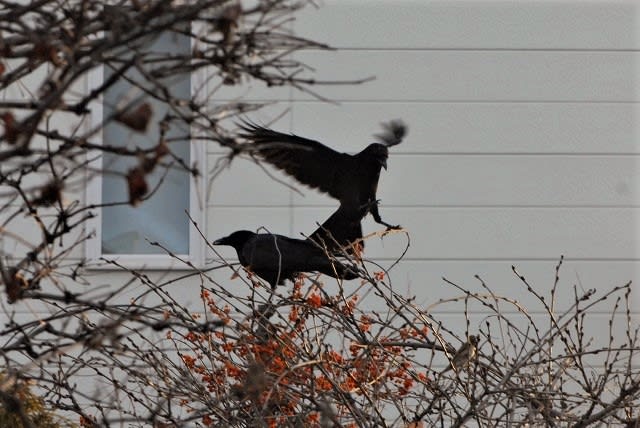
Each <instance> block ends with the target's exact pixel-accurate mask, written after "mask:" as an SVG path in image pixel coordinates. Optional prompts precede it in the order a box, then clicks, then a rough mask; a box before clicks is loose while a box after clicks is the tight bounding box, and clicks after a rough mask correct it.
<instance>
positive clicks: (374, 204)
mask: <svg viewBox="0 0 640 428" xmlns="http://www.w3.org/2000/svg"><path fill="white" fill-rule="evenodd" d="M379 203H380V200H379V199H378V200H377V201H371V202H369V206H370V208H369V212H370V213H371V215H372V216H373V219H374V220H375V221H376V223H378V224H382V225H384V226H386V227H387V230H391V229H402V226H400V225H399V224H398V225H395V226H393V225H391V224H389V223H387V222H385V221H382V217H380V212H379V211H378V204H379Z"/></svg>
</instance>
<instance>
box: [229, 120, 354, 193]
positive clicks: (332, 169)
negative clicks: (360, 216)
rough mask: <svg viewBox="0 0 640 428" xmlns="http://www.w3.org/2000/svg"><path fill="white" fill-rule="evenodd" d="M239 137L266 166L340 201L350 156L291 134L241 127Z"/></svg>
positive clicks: (253, 125) (252, 125) (250, 125)
mask: <svg viewBox="0 0 640 428" xmlns="http://www.w3.org/2000/svg"><path fill="white" fill-rule="evenodd" d="M241 127H242V129H243V130H244V133H242V134H241V136H242V137H243V138H245V139H247V140H249V141H251V142H252V143H253V145H254V148H255V151H256V152H257V153H258V155H259V156H260V157H261V158H262V159H264V160H265V161H266V162H268V163H270V164H272V165H273V166H275V167H276V168H278V169H281V170H283V171H284V172H286V173H287V174H289V175H291V176H292V177H294V178H295V179H296V180H298V181H299V182H300V183H302V184H306V185H307V186H309V187H312V188H317V189H318V190H320V191H322V192H325V193H328V194H329V195H330V196H332V197H334V198H336V199H339V200H340V199H341V198H342V196H343V193H344V189H345V185H348V183H346V182H345V181H346V180H345V176H344V174H345V172H346V171H349V170H350V168H351V165H350V160H351V159H352V156H350V155H348V154H346V153H339V152H337V151H335V150H333V149H331V148H329V147H327V146H325V145H324V144H322V143H320V142H318V141H314V140H310V139H307V138H303V137H298V136H297V135H293V134H284V133H281V132H277V131H273V130H271V129H267V128H263V127H261V126H258V125H255V124H251V123H244V124H242V125H241Z"/></svg>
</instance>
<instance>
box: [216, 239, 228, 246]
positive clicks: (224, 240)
mask: <svg viewBox="0 0 640 428" xmlns="http://www.w3.org/2000/svg"><path fill="white" fill-rule="evenodd" d="M226 244H227V240H226V238H220V239H216V240H215V241H213V245H226Z"/></svg>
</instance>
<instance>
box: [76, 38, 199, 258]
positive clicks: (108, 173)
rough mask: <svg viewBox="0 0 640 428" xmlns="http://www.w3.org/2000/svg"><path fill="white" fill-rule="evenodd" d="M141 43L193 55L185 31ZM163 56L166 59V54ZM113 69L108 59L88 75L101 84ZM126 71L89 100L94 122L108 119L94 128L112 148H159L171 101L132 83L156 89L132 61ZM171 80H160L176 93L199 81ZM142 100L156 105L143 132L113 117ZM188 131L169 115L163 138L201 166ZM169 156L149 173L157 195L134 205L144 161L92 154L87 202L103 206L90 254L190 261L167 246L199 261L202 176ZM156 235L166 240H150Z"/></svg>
mask: <svg viewBox="0 0 640 428" xmlns="http://www.w3.org/2000/svg"><path fill="white" fill-rule="evenodd" d="M144 50H145V58H154V57H155V58H163V57H164V58H166V57H167V56H168V55H175V54H176V53H180V54H182V55H189V53H190V52H191V41H190V38H189V37H188V36H185V35H178V34H176V33H170V32H167V33H164V34H162V35H161V36H160V37H158V38H157V39H156V40H154V41H152V42H150V43H149V46H148V48H145V49H144ZM131 55H134V53H133V52H129V53H127V54H125V55H123V59H124V60H126V59H127V58H130V57H131ZM159 63H160V64H162V62H161V61H160V62H159ZM165 65H166V64H165ZM160 66H161V65H160ZM112 73H114V69H113V68H112V67H109V66H104V67H101V68H99V69H96V70H94V71H92V72H91V74H90V76H89V90H91V88H96V87H99V86H100V85H101V84H102V83H103V82H105V81H106V79H109V77H110V76H111V75H112ZM125 76H126V77H127V79H119V80H118V82H117V83H116V84H114V85H113V86H111V87H109V88H108V89H107V90H106V91H105V92H104V93H103V95H102V98H101V99H100V100H99V101H97V102H95V103H94V104H93V105H92V107H91V109H92V113H91V114H92V123H93V125H94V126H95V128H96V129H97V128H100V125H101V124H102V123H104V124H105V125H104V126H103V127H102V129H101V131H100V133H99V134H98V135H97V140H98V141H100V143H101V144H103V145H105V146H110V147H126V148H128V149H135V148H140V149H150V148H153V147H156V146H157V145H158V142H159V141H160V139H161V135H160V128H161V127H160V126H159V123H160V122H161V121H162V120H163V118H165V116H166V114H167V113H168V112H169V108H170V107H169V105H168V104H167V103H164V102H162V101H159V100H156V99H154V98H153V97H150V96H148V95H146V94H145V92H144V91H142V90H141V89H140V88H138V87H136V86H135V85H134V84H132V83H131V82H130V81H136V82H145V81H147V83H144V84H145V88H146V89H148V90H149V91H153V90H154V89H157V88H155V87H154V84H153V83H152V82H148V79H145V77H144V75H142V74H141V73H140V72H139V71H137V70H135V69H134V68H130V69H129V70H128V71H127V72H126V73H125ZM167 79H170V80H167ZM167 79H165V80H161V83H162V84H163V85H164V86H166V87H168V88H169V90H170V91H171V95H172V97H173V98H179V99H184V100H189V99H190V98H191V94H192V90H193V88H194V85H193V80H194V79H193V78H192V76H191V75H189V74H188V73H184V74H182V75H179V76H175V75H174V76H171V77H169V78H167ZM147 84H148V87H147ZM145 104H146V105H148V106H150V107H151V119H150V121H149V122H148V124H149V126H148V127H147V129H146V130H145V131H143V132H140V130H138V131H136V130H135V129H133V128H134V127H132V126H126V125H125V124H123V123H122V121H116V120H108V119H110V118H113V116H114V113H115V112H116V111H122V109H123V107H124V108H126V111H135V110H136V108H139V107H140V106H143V105H145ZM172 108H177V107H175V106H173V107H172ZM190 134H191V133H190V132H189V125H188V124H186V123H184V122H180V123H176V121H172V122H171V126H170V127H169V128H168V130H167V131H166V133H165V134H164V139H165V140H166V141H168V142H169V143H168V147H169V149H170V150H171V153H172V154H173V155H175V156H176V157H177V158H179V159H180V161H181V162H184V164H185V165H193V164H194V161H196V163H197V165H198V168H199V169H200V171H203V170H204V168H205V165H204V160H205V153H204V148H203V145H201V144H200V145H196V144H194V143H193V142H192V141H190V140H189V135H190ZM92 142H93V141H92ZM165 159H166V162H162V165H160V164H159V165H158V166H156V167H155V168H154V169H153V170H152V172H150V173H149V174H146V175H145V176H144V177H145V181H146V183H147V185H148V189H149V193H152V195H151V196H150V197H148V198H145V199H144V200H143V201H142V202H141V203H140V204H138V205H137V206H135V207H134V206H132V205H130V204H129V203H128V200H129V186H128V180H127V175H128V173H129V171H131V170H132V169H133V168H135V167H136V166H137V165H139V163H140V160H139V159H138V158H136V157H132V156H122V155H118V154H113V153H109V152H107V151H106V152H102V153H100V154H99V155H97V156H96V159H94V160H92V164H91V166H90V172H89V182H88V185H87V203H89V204H96V205H101V206H102V207H101V208H100V209H97V210H95V211H96V214H97V216H96V218H94V219H93V221H92V222H91V223H90V224H89V226H90V227H91V230H90V231H92V232H94V235H93V236H92V237H91V238H90V240H89V241H88V242H87V246H86V248H87V251H86V253H87V257H88V258H89V259H91V260H96V259H98V258H105V259H108V260H117V261H118V263H120V264H123V265H125V266H128V267H136V268H142V267H147V268H167V267H178V268H179V267H181V266H184V267H186V266H185V265H184V264H182V263H179V262H177V261H176V260H175V259H173V258H172V257H170V256H168V255H167V252H166V251H165V250H164V249H163V248H162V247H164V248H166V249H167V250H169V251H170V252H172V253H174V254H176V255H177V256H178V257H180V258H182V259H187V260H189V261H191V262H192V263H194V264H196V265H200V264H202V262H203V254H204V242H203V240H202V238H201V237H200V236H199V234H198V232H197V230H196V229H195V227H194V226H193V225H192V224H191V221H190V220H189V217H188V216H187V212H188V213H189V215H190V216H191V217H192V218H193V220H194V221H195V222H196V223H197V224H198V225H199V226H201V225H202V224H203V221H202V219H203V218H204V191H203V189H202V187H203V183H201V182H198V183H196V182H195V180H194V178H193V177H192V175H191V174H190V173H189V172H188V171H186V170H185V169H184V168H181V167H180V165H179V163H180V162H178V161H176V160H173V162H171V161H172V159H171V157H168V159H167V157H164V158H163V160H165ZM156 188H157V189H156ZM153 242H157V243H158V244H160V245H162V247H160V246H158V245H153V244H152V243H153Z"/></svg>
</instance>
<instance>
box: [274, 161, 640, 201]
mask: <svg viewBox="0 0 640 428" xmlns="http://www.w3.org/2000/svg"><path fill="white" fill-rule="evenodd" d="M388 165H389V168H388V170H387V171H385V170H382V173H381V177H380V181H379V187H378V193H377V196H378V198H379V199H381V200H382V203H383V205H384V206H436V207H437V206H443V205H444V206H451V205H453V206H478V205H480V206H485V205H504V206H509V205H517V206H539V205H544V206H584V205H590V206H612V205H638V204H639V203H640V198H639V195H638V189H637V183H639V182H640V159H639V158H637V157H635V156H634V157H622V156H597V157H581V156H466V155H457V156H451V155H435V156H425V155H402V154H399V155H393V154H392V155H391V156H390V158H389V161H388ZM265 186H267V187H270V186H269V185H268V184H265ZM281 187H282V186H281ZM300 188H301V190H302V191H303V193H304V194H303V195H300V194H298V193H295V194H294V195H293V202H294V204H295V205H321V204H326V203H327V202H328V203H330V204H331V205H335V202H333V201H332V200H330V199H329V198H327V197H325V196H320V194H319V193H318V192H317V191H315V190H310V189H307V188H305V187H300ZM266 191H267V192H268V190H266Z"/></svg>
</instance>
